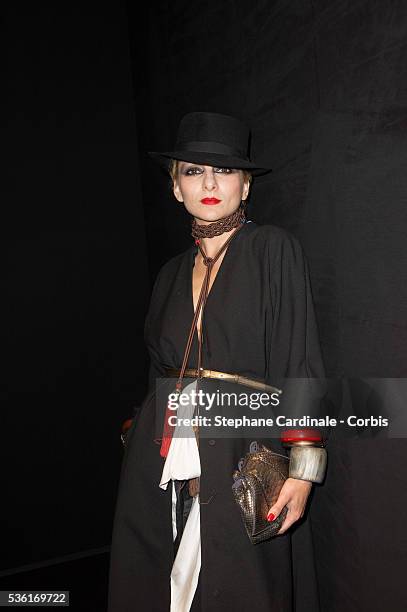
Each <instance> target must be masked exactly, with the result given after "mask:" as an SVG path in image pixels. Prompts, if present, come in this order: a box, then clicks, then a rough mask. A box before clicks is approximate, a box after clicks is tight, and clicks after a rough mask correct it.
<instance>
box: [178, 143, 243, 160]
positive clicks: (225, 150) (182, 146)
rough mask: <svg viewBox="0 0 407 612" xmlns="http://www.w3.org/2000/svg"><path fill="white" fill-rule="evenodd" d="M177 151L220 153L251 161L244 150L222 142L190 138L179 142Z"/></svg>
mask: <svg viewBox="0 0 407 612" xmlns="http://www.w3.org/2000/svg"><path fill="white" fill-rule="evenodd" d="M176 149H177V151H183V152H184V151H185V153H220V154H223V155H230V156H232V157H239V158H241V159H244V160H245V161H249V158H248V157H247V156H246V155H245V154H244V153H243V152H242V151H239V150H237V149H234V148H233V147H229V146H228V145H224V144H221V143H220V142H213V141H209V140H208V141H203V140H189V141H186V142H181V143H177V145H176Z"/></svg>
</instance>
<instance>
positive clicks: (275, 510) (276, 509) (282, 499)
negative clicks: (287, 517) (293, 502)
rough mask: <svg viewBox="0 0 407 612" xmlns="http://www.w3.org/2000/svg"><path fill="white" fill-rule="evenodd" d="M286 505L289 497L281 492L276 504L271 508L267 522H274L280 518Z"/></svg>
mask: <svg viewBox="0 0 407 612" xmlns="http://www.w3.org/2000/svg"><path fill="white" fill-rule="evenodd" d="M286 503H287V496H286V495H285V494H283V493H282V491H281V492H280V495H279V496H278V499H277V501H276V503H275V504H274V505H273V506H271V508H269V511H268V513H267V520H268V521H270V522H271V521H274V520H275V519H276V518H277V517H278V515H279V514H280V512H281V510H282V509H283V508H284V506H285V505H286Z"/></svg>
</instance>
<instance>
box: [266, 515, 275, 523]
mask: <svg viewBox="0 0 407 612" xmlns="http://www.w3.org/2000/svg"><path fill="white" fill-rule="evenodd" d="M275 518H276V517H275V516H274V514H273V513H272V512H270V513H269V514H268V515H267V520H268V521H269V522H270V523H271V521H274V519H275Z"/></svg>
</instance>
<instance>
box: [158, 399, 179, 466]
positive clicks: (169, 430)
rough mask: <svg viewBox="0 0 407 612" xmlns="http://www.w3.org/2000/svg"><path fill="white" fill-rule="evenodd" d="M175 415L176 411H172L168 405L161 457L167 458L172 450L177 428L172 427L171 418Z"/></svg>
mask: <svg viewBox="0 0 407 612" xmlns="http://www.w3.org/2000/svg"><path fill="white" fill-rule="evenodd" d="M173 415H174V411H173V410H170V408H169V407H168V404H167V409H166V411H165V417H164V428H163V437H162V441H161V448H160V455H161V457H166V456H167V455H168V451H169V450H170V445H171V440H172V434H173V432H174V429H175V427H174V426H173V425H170V423H169V418H170V416H173Z"/></svg>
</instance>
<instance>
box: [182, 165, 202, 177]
mask: <svg viewBox="0 0 407 612" xmlns="http://www.w3.org/2000/svg"><path fill="white" fill-rule="evenodd" d="M200 172H202V169H201V168H199V167H198V166H189V167H188V168H185V170H184V171H183V174H185V175H186V176H194V175H195V174H198V173H200Z"/></svg>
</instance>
